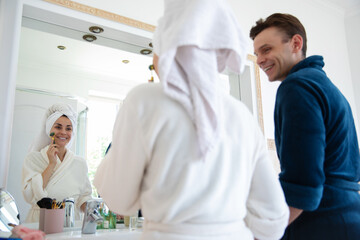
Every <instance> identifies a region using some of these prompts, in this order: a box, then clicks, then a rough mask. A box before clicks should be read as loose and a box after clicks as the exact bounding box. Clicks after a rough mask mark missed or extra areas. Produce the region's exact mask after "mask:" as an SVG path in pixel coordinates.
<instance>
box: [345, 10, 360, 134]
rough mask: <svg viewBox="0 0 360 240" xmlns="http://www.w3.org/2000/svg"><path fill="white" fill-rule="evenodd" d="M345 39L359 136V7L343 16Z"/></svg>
mask: <svg viewBox="0 0 360 240" xmlns="http://www.w3.org/2000/svg"><path fill="white" fill-rule="evenodd" d="M345 27H346V36H347V38H346V40H347V46H348V52H349V62H350V69H351V77H352V79H353V88H354V95H355V102H356V110H357V115H358V122H357V123H358V125H357V126H358V131H357V133H358V138H359V137H360V136H359V135H360V131H359V129H360V94H359V93H360V67H359V66H360V64H359V63H360V60H359V56H360V44H359V43H360V8H357V9H355V10H354V12H353V13H350V14H349V16H346V17H345Z"/></svg>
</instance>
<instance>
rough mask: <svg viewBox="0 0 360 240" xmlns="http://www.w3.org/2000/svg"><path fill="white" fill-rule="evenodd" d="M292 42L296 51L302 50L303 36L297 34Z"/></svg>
mask: <svg viewBox="0 0 360 240" xmlns="http://www.w3.org/2000/svg"><path fill="white" fill-rule="evenodd" d="M291 44H292V47H293V52H294V53H297V52H299V51H302V48H303V38H302V37H301V36H300V35H299V34H295V35H294V36H293V37H292V39H291Z"/></svg>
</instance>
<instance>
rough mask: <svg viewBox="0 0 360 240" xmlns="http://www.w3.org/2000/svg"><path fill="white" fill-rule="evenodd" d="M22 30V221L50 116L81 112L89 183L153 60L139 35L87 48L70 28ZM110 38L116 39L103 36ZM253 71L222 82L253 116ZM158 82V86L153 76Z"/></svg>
mask: <svg viewBox="0 0 360 240" xmlns="http://www.w3.org/2000/svg"><path fill="white" fill-rule="evenodd" d="M25 10H26V9H25ZM27 15H29V14H27ZM67 22H73V21H72V19H68V20H67ZM69 24H70V23H69ZM81 24H82V25H84V24H87V27H86V29H88V28H90V27H91V26H94V25H96V24H95V23H88V22H81ZM22 25H23V27H22V31H21V40H20V41H21V42H20V52H19V63H18V74H17V90H16V96H15V109H14V122H13V134H12V142H11V153H10V164H9V176H8V181H7V189H8V190H9V191H11V192H12V194H13V196H14V198H15V199H17V201H18V202H17V203H18V208H19V211H20V214H21V216H23V218H24V219H25V217H26V215H27V212H28V210H29V209H30V204H28V203H26V202H25V200H24V198H23V195H22V191H21V189H22V183H21V172H22V163H23V160H24V158H25V156H26V154H27V149H28V147H29V145H30V143H31V142H32V140H33V138H34V136H36V135H37V134H38V133H39V131H40V127H41V123H42V117H43V114H44V112H45V110H46V108H47V107H48V106H50V105H51V104H53V103H56V102H59V101H61V102H66V103H69V104H70V105H72V106H73V108H74V109H76V110H77V111H78V113H79V120H80V125H79V126H78V130H79V129H80V132H78V134H77V140H76V144H75V145H73V146H72V150H73V151H74V152H76V153H77V154H79V155H81V156H83V157H84V158H85V159H87V161H88V166H89V177H90V179H92V177H93V174H94V173H95V171H96V167H97V165H98V163H99V160H100V159H101V158H102V155H103V153H104V152H105V150H106V147H107V146H108V144H109V142H110V140H111V131H112V127H113V122H114V120H115V116H116V114H117V111H118V109H119V108H120V107H121V103H122V100H123V99H124V97H125V96H126V94H127V93H128V91H130V89H131V88H133V87H134V86H136V85H138V84H142V83H147V82H148V80H149V79H150V77H151V71H150V70H149V68H148V67H149V65H150V64H152V58H151V54H150V55H141V54H140V51H141V50H143V49H151V47H150V46H149V43H150V41H151V39H150V38H147V37H143V36H140V35H139V36H138V35H135V34H129V33H124V32H121V31H115V30H114V29H108V28H106V27H104V32H103V33H99V34H96V38H97V40H96V41H94V42H91V43H90V42H86V41H85V40H83V35H85V34H88V33H89V32H88V31H85V30H78V29H75V28H71V27H70V26H64V25H59V24H54V23H50V22H47V21H43V20H41V21H40V20H38V19H35V18H32V17H29V16H23V21H22ZM102 27H103V26H102ZM107 32H111V34H109V35H103V34H106V33H107ZM58 46H63V47H65V49H61V48H58ZM124 60H128V61H129V62H127V61H124ZM256 70H258V69H257V66H256V65H255V63H254V60H253V59H251V58H249V59H248V62H247V66H246V70H245V72H244V74H243V75H242V76H238V75H233V74H228V73H225V74H222V75H221V77H222V78H224V79H226V80H228V82H229V86H230V87H229V86H228V87H229V88H230V93H231V94H232V95H233V96H234V97H236V98H238V99H241V100H242V101H243V102H245V103H246V104H247V106H248V107H249V109H250V110H251V111H252V112H253V113H254V115H255V116H257V113H258V110H257V109H258V105H257V103H258V102H259V99H258V97H259V96H258V95H257V91H256V90H255V89H256V87H257V85H256V84H257V83H256V82H255V81H254V79H257V78H256V76H257V74H256ZM153 76H154V78H155V82H157V81H158V79H157V78H156V74H155V73H153ZM240 79H241V81H240ZM149 84H150V83H149ZM24 119H26V121H24ZM258 119H259V120H260V119H262V118H260V117H259V118H258Z"/></svg>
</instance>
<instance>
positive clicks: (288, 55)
mask: <svg viewBox="0 0 360 240" xmlns="http://www.w3.org/2000/svg"><path fill="white" fill-rule="evenodd" d="M250 37H251V38H252V39H253V40H254V51H255V55H256V56H257V63H258V65H259V66H260V68H261V69H262V70H264V72H265V73H266V74H267V76H268V78H269V81H271V82H272V81H281V84H280V86H279V88H278V91H277V95H276V102H275V112H274V118H275V143H276V149H277V153H278V157H279V159H280V165H281V173H280V174H279V178H280V182H281V185H282V188H283V190H284V193H285V197H286V201H287V203H288V205H289V208H290V219H289V226H288V227H287V230H286V232H285V235H284V236H283V238H282V239H291V240H294V239H307V240H309V239H327V240H335V239H339V240H345V239H349V240H350V239H360V195H359V192H358V191H359V190H360V187H359V184H358V182H359V181H360V156H359V145H358V141H357V136H356V130H355V125H354V119H353V116H352V112H351V108H350V105H349V103H348V102H347V100H346V99H345V97H344V96H343V95H342V93H341V92H340V91H339V89H338V88H337V87H336V86H335V85H334V84H333V83H332V82H331V81H330V79H329V78H328V77H327V76H326V73H325V72H324V71H323V69H322V68H323V66H324V61H323V57H322V56H310V57H307V58H306V32H305V29H304V27H303V25H302V24H301V23H300V21H299V20H298V19H297V18H296V17H294V16H292V15H289V14H280V13H275V14H272V15H271V16H269V17H268V18H266V19H265V20H263V19H260V20H259V21H257V22H256V25H255V26H254V27H253V28H252V29H251V31H250Z"/></svg>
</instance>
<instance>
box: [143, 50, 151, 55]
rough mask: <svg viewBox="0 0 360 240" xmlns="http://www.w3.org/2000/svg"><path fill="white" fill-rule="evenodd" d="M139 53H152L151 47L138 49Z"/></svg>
mask: <svg viewBox="0 0 360 240" xmlns="http://www.w3.org/2000/svg"><path fill="white" fill-rule="evenodd" d="M140 53H141V54H142V55H149V54H150V53H152V50H151V49H142V50H141V51H140Z"/></svg>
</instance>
